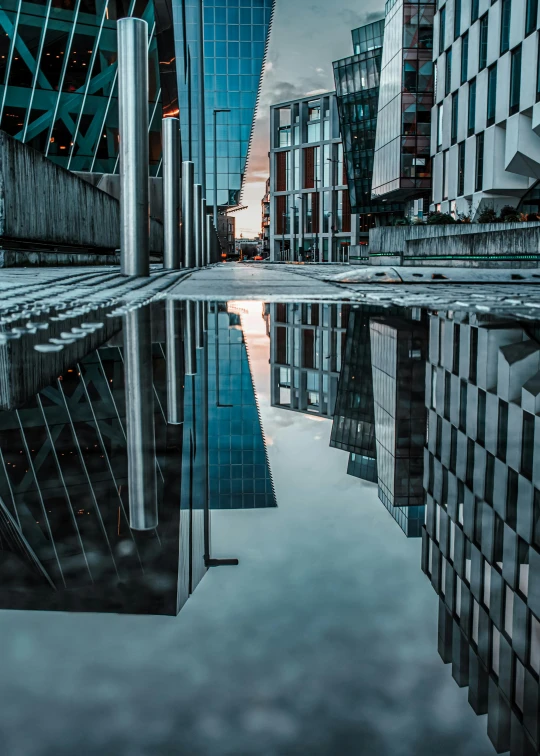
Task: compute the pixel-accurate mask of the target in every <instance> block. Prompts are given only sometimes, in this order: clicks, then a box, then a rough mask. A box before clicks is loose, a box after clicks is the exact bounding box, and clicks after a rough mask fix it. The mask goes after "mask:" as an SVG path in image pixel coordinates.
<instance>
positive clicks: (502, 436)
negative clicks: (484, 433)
mask: <svg viewBox="0 0 540 756" xmlns="http://www.w3.org/2000/svg"><path fill="white" fill-rule="evenodd" d="M507 439H508V403H507V402H505V401H503V400H502V399H499V423H498V427H497V456H498V457H499V459H502V461H503V462H506V441H507Z"/></svg>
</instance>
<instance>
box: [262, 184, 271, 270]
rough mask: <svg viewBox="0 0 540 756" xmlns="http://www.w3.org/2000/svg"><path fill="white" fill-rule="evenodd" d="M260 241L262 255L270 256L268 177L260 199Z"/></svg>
mask: <svg viewBox="0 0 540 756" xmlns="http://www.w3.org/2000/svg"><path fill="white" fill-rule="evenodd" d="M261 242H262V253H263V256H264V257H269V256H270V178H267V179H266V187H265V190H264V197H263V198H262V200H261Z"/></svg>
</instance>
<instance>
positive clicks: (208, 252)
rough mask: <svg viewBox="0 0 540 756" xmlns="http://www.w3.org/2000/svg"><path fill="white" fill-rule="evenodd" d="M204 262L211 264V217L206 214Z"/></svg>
mask: <svg viewBox="0 0 540 756" xmlns="http://www.w3.org/2000/svg"><path fill="white" fill-rule="evenodd" d="M205 255H206V264H207V265H211V264H212V218H211V217H210V216H209V215H207V216H206V250H205Z"/></svg>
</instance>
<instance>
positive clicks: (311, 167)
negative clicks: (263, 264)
mask: <svg viewBox="0 0 540 756" xmlns="http://www.w3.org/2000/svg"><path fill="white" fill-rule="evenodd" d="M357 240H358V217H357V216H356V215H353V214H351V207H350V201H349V189H348V186H347V172H346V169H345V165H344V162H343V145H342V142H341V137H340V132H339V118H338V111H337V101H336V95H335V93H334V92H327V93H325V94H321V95H316V96H313V97H303V98H301V99H299V100H293V101H290V102H286V103H281V104H279V105H273V106H272V107H271V108H270V258H271V260H275V261H280V260H281V261H284V260H295V261H312V262H346V261H347V260H348V258H349V247H350V246H351V245H356V244H357Z"/></svg>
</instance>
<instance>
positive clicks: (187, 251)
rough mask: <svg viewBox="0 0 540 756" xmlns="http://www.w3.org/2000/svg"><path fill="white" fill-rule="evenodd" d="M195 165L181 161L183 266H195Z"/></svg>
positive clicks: (187, 161) (188, 161)
mask: <svg viewBox="0 0 540 756" xmlns="http://www.w3.org/2000/svg"><path fill="white" fill-rule="evenodd" d="M194 170H195V166H194V164H193V163H192V162H191V160H184V162H183V163H182V249H183V255H182V257H183V263H184V267H185V268H193V267H194V266H195V259H194V244H195V238H194V227H193V224H194V202H193V192H194V188H193V176H194Z"/></svg>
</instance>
